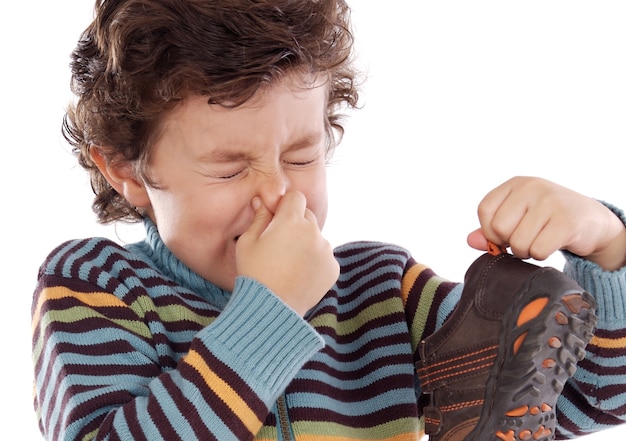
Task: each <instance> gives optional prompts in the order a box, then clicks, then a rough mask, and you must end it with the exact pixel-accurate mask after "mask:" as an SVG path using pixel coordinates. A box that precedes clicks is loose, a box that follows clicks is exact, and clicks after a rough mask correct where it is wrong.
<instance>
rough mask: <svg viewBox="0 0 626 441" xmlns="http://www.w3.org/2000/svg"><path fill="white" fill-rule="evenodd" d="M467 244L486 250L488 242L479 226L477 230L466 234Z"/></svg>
mask: <svg viewBox="0 0 626 441" xmlns="http://www.w3.org/2000/svg"><path fill="white" fill-rule="evenodd" d="M467 244H468V245H469V246H470V247H472V248H474V249H477V250H480V251H487V248H488V244H489V242H488V240H487V238H486V237H485V233H483V230H482V229H481V228H478V229H477V230H474V231H472V232H471V233H470V234H468V236H467Z"/></svg>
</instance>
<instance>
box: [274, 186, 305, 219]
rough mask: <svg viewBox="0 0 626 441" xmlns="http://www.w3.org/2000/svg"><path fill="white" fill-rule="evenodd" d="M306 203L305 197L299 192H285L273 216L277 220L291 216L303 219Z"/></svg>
mask: <svg viewBox="0 0 626 441" xmlns="http://www.w3.org/2000/svg"><path fill="white" fill-rule="evenodd" d="M306 203H307V202H306V197H305V196H304V195H303V194H302V193H300V192H299V191H290V192H287V193H285V195H284V196H283V197H282V199H281V200H280V202H279V203H278V207H277V208H276V212H275V213H274V216H276V217H278V218H282V217H285V216H292V215H296V216H300V217H303V216H304V215H305V212H306V210H307V207H306Z"/></svg>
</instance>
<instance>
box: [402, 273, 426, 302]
mask: <svg viewBox="0 0 626 441" xmlns="http://www.w3.org/2000/svg"><path fill="white" fill-rule="evenodd" d="M427 268H428V267H427V266H426V265H421V264H419V263H418V264H415V265H413V266H412V267H411V268H409V270H408V271H407V272H406V274H405V275H404V277H402V288H401V290H402V300H403V301H404V304H405V305H406V301H407V299H408V298H409V292H410V291H411V288H412V287H413V285H415V281H416V280H417V278H418V277H419V275H420V274H422V271H424V270H425V269H427Z"/></svg>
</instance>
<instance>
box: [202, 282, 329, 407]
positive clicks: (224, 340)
mask: <svg viewBox="0 0 626 441" xmlns="http://www.w3.org/2000/svg"><path fill="white" fill-rule="evenodd" d="M201 339H202V340H203V341H204V342H205V345H206V346H207V348H210V349H211V351H212V352H213V353H214V354H215V355H216V356H217V357H218V358H219V359H221V360H222V361H223V362H224V363H225V364H227V365H228V366H229V367H230V368H231V369H233V370H234V371H235V372H237V374H238V375H239V376H240V377H241V378H242V379H243V380H244V381H246V382H247V383H248V385H249V386H250V387H252V388H253V389H254V390H255V391H257V393H259V397H261V399H264V400H265V399H268V400H274V399H275V398H276V397H277V396H278V395H279V394H280V393H282V391H283V390H284V389H285V387H286V386H287V385H288V384H289V383H290V382H291V380H292V379H293V377H294V376H295V375H296V373H297V372H298V371H299V370H300V369H301V368H302V365H304V363H306V362H307V361H308V360H309V359H310V358H311V357H312V356H313V355H314V354H315V353H317V352H318V351H319V350H320V349H322V348H323V347H324V340H323V339H322V337H321V336H320V335H319V334H318V333H317V332H316V331H315V330H314V329H313V328H312V327H311V325H309V324H308V323H307V322H306V321H305V320H304V319H302V317H300V316H299V315H298V314H297V313H296V312H295V311H294V310H292V309H291V308H289V306H287V305H286V304H285V303H284V302H283V301H282V300H280V299H279V298H278V297H277V296H276V295H275V294H274V293H272V292H271V291H270V290H269V289H268V288H267V287H265V286H264V285H262V284H261V283H259V282H257V281H256V280H254V279H250V278H247V277H238V278H237V280H236V282H235V289H234V290H233V294H232V296H231V299H230V301H229V303H228V305H227V306H226V308H225V309H224V311H223V312H222V313H221V314H220V315H219V317H218V318H217V319H216V320H215V321H214V322H213V323H212V324H211V325H210V326H208V327H207V328H206V329H205V331H204V335H202V336H201Z"/></svg>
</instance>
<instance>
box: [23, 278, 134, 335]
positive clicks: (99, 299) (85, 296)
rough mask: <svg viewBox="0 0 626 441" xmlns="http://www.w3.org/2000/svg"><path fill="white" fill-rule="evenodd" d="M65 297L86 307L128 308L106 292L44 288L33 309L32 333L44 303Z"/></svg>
mask: <svg viewBox="0 0 626 441" xmlns="http://www.w3.org/2000/svg"><path fill="white" fill-rule="evenodd" d="M67 297H74V298H76V299H78V300H80V301H81V302H82V303H84V304H85V305H88V306H117V307H121V308H127V307H128V305H127V304H126V303H124V302H122V301H121V300H120V299H119V298H117V297H115V296H114V295H113V294H109V293H106V292H90V293H83V292H76V291H72V290H71V289H69V288H66V287H64V286H56V287H54V288H45V289H44V290H43V291H42V292H41V295H40V296H39V300H38V301H37V306H36V307H35V311H34V313H33V321H32V331H33V332H34V330H35V328H36V327H37V324H38V323H39V319H40V317H41V307H42V306H43V304H44V303H45V302H47V301H48V300H58V299H63V298H67Z"/></svg>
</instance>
